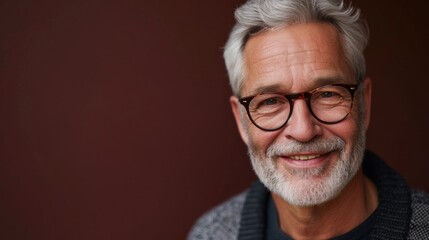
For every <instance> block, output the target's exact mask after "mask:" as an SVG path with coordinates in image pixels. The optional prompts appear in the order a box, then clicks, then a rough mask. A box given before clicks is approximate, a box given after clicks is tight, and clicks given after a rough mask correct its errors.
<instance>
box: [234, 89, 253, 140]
mask: <svg viewBox="0 0 429 240" xmlns="http://www.w3.org/2000/svg"><path fill="white" fill-rule="evenodd" d="M229 103H230V104H231V108H232V113H233V114H234V118H235V123H236V124H237V127H238V131H239V132H240V136H241V139H242V140H243V142H244V143H245V144H246V145H247V143H248V142H249V136H248V134H247V131H246V129H245V126H243V124H244V123H243V119H242V118H243V117H242V113H241V110H240V107H241V104H240V103H239V102H238V98H237V97H235V96H231V97H230V98H229Z"/></svg>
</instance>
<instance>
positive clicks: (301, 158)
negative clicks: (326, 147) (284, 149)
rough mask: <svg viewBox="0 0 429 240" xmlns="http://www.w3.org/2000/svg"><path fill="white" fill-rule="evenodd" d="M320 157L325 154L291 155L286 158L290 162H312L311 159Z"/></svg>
mask: <svg viewBox="0 0 429 240" xmlns="http://www.w3.org/2000/svg"><path fill="white" fill-rule="evenodd" d="M322 155H325V154H307V155H292V156H287V157H288V158H290V159H292V160H298V161H307V160H312V159H315V158H318V157H321V156H322Z"/></svg>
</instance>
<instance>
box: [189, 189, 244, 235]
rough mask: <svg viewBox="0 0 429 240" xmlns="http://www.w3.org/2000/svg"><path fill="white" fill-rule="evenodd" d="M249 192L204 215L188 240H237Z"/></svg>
mask: <svg viewBox="0 0 429 240" xmlns="http://www.w3.org/2000/svg"><path fill="white" fill-rule="evenodd" d="M246 195H247V191H246V192H243V193H241V194H239V195H237V196H235V197H233V198H231V199H230V200H228V201H226V202H225V203H223V204H221V205H219V206H217V207H215V208H213V209H212V210H210V211H209V212H207V213H206V214H204V215H203V216H202V217H201V218H200V219H198V221H197V222H196V223H195V225H194V227H193V228H192V230H191V232H190V233H189V235H188V238H187V239H188V240H208V239H224V240H233V239H237V235H238V229H239V227H240V226H239V225H240V217H241V210H242V208H243V204H244V200H245V199H246Z"/></svg>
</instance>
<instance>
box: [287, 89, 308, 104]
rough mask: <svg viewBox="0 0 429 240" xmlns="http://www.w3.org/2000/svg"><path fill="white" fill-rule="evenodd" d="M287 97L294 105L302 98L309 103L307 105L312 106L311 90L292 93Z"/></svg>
mask: <svg viewBox="0 0 429 240" xmlns="http://www.w3.org/2000/svg"><path fill="white" fill-rule="evenodd" d="M286 97H287V98H289V101H290V102H291V104H292V105H294V104H295V101H296V100H299V99H302V100H304V101H305V103H306V104H307V106H308V107H310V98H311V93H309V92H302V93H296V94H291V95H288V96H286Z"/></svg>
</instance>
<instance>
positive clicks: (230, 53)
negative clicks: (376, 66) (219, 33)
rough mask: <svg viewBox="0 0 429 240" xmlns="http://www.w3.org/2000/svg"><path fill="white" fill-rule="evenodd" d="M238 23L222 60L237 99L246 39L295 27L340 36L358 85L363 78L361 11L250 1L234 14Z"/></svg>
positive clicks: (323, 1)
mask: <svg viewBox="0 0 429 240" xmlns="http://www.w3.org/2000/svg"><path fill="white" fill-rule="evenodd" d="M235 19H236V21H237V23H236V24H235V26H234V28H233V29H232V31H231V34H230V35H229V39H228V41H227V43H226V46H225V49H224V59H225V64H226V68H227V70H228V76H229V82H230V85H231V88H232V91H233V94H234V95H237V96H238V95H239V93H240V90H241V87H242V85H243V81H244V78H245V74H246V73H245V68H244V65H245V62H244V56H243V50H244V46H245V45H246V43H247V41H248V39H249V38H250V37H251V36H252V35H254V34H257V33H259V32H261V31H264V30H266V29H272V28H278V27H283V26H290V25H293V24H298V23H310V22H326V23H330V24H332V25H333V26H335V27H336V29H337V30H338V32H339V33H340V35H341V36H342V41H343V47H344V51H345V55H346V60H347V63H348V65H349V66H350V68H351V70H352V73H353V74H354V75H355V76H356V79H357V80H358V81H362V80H363V78H364V77H365V71H366V66H365V57H364V55H363V51H364V49H365V47H366V45H367V42H368V37H369V31H368V27H367V25H366V22H365V21H364V20H363V19H361V18H360V11H359V10H358V9H355V8H353V7H352V6H350V5H349V6H345V5H344V2H343V1H342V0H249V1H247V2H246V3H245V4H244V5H242V6H241V7H239V8H238V9H237V10H236V11H235Z"/></svg>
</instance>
